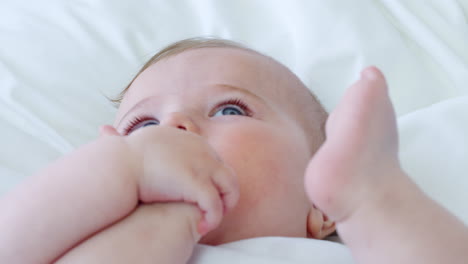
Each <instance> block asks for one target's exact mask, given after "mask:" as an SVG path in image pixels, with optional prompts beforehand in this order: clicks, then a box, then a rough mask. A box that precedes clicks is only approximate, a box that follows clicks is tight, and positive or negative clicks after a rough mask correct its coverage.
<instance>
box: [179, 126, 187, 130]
mask: <svg viewBox="0 0 468 264" xmlns="http://www.w3.org/2000/svg"><path fill="white" fill-rule="evenodd" d="M177 128H179V129H182V130H187V128H185V127H184V126H177Z"/></svg>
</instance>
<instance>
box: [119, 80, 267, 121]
mask: <svg viewBox="0 0 468 264" xmlns="http://www.w3.org/2000/svg"><path fill="white" fill-rule="evenodd" d="M212 87H215V88H221V89H222V90H228V91H235V92H239V93H243V94H247V95H248V96H250V97H253V98H255V99H256V100H258V101H261V102H263V103H266V101H265V99H263V98H262V97H260V96H258V95H256V94H255V93H253V92H251V91H249V90H247V89H244V88H240V87H237V86H234V85H231V84H224V83H217V84H214V85H213V86H212ZM154 97H155V96H150V97H147V98H145V99H143V100H141V101H139V102H138V103H136V104H135V105H134V106H133V107H132V108H130V110H128V111H127V113H125V114H124V115H123V116H122V118H121V119H120V120H119V122H118V123H117V127H119V126H120V125H121V123H122V121H123V120H125V118H126V117H127V116H128V115H129V114H130V113H133V112H135V111H137V110H139V109H141V108H145V105H146V104H147V103H148V102H150V101H153V100H154Z"/></svg>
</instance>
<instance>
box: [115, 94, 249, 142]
mask: <svg viewBox="0 0 468 264" xmlns="http://www.w3.org/2000/svg"><path fill="white" fill-rule="evenodd" d="M225 105H236V106H238V107H240V108H241V109H242V111H244V112H245V115H246V116H248V117H250V116H252V111H251V110H250V108H249V107H248V106H247V104H245V103H244V102H243V101H242V100H241V99H238V98H232V99H227V100H225V101H222V102H220V103H218V104H217V105H216V106H215V108H214V109H216V110H218V108H220V107H222V106H225ZM152 119H154V117H151V116H147V115H143V116H136V117H134V118H133V119H132V120H130V121H129V122H127V124H126V125H125V127H124V135H127V134H128V133H129V132H130V131H131V130H132V129H133V128H135V126H137V125H138V124H140V123H141V122H144V121H147V120H152Z"/></svg>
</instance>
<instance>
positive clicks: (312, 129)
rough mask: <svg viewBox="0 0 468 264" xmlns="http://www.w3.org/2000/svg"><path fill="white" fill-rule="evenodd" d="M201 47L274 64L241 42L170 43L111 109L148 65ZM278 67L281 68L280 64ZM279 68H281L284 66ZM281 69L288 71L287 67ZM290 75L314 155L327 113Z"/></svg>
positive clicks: (201, 40) (194, 40) (199, 40)
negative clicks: (229, 50)
mask: <svg viewBox="0 0 468 264" xmlns="http://www.w3.org/2000/svg"><path fill="white" fill-rule="evenodd" d="M200 48H234V49H241V50H245V51H249V52H253V53H256V54H259V55H261V56H264V57H266V58H268V59H271V60H273V61H276V60H274V59H273V58H271V57H269V56H266V55H264V54H262V53H260V52H258V51H256V50H253V49H251V48H248V47H247V46H244V45H242V44H240V43H237V42H234V41H231V40H226V39H219V38H212V37H196V38H188V39H184V40H180V41H177V42H175V43H172V44H170V45H169V46H167V47H165V48H164V49H162V50H161V51H159V52H158V53H156V54H155V55H154V56H153V57H151V59H149V60H148V61H147V62H146V63H145V65H143V67H142V68H141V69H140V70H139V71H138V73H137V74H136V75H135V77H133V79H132V81H131V82H130V83H129V84H128V85H127V86H126V87H125V89H124V90H123V91H121V92H120V93H119V94H118V96H117V97H116V98H114V99H112V98H109V100H110V101H111V102H113V103H114V106H116V107H118V106H119V105H120V103H121V102H122V99H123V97H124V96H125V94H126V92H127V91H128V90H129V89H130V86H131V85H132V83H133V82H134V81H135V79H136V78H138V76H139V75H140V74H141V73H142V72H143V71H145V70H146V69H147V68H149V67H150V66H151V65H153V64H155V63H157V62H158V61H161V60H163V59H166V58H169V57H171V56H175V55H177V54H180V53H182V52H184V51H187V50H193V49H200ZM279 64H280V65H282V64H281V63H279ZM282 66H283V67H284V65H282ZM284 68H285V69H286V70H288V71H289V72H291V71H290V70H289V69H288V68H287V67H284ZM291 74H292V75H293V77H294V79H292V81H293V82H295V83H296V84H297V86H300V87H301V89H291V91H289V92H290V94H291V95H292V96H293V97H294V98H295V107H296V108H297V112H299V113H302V114H300V115H298V116H296V118H297V121H298V122H299V123H300V124H301V125H302V127H303V129H304V130H305V132H306V133H310V134H311V135H314V137H313V139H310V140H311V142H309V147H310V149H311V151H312V153H314V152H315V151H316V150H317V149H318V148H319V147H320V145H321V144H322V143H323V142H324V141H325V123H326V120H327V118H328V113H327V112H326V110H325V108H324V107H323V106H322V104H321V103H320V101H319V100H318V99H317V97H316V96H315V95H314V94H313V93H312V92H311V91H310V90H309V89H308V88H307V87H306V86H305V85H304V84H303V83H302V82H301V81H300V80H299V78H297V76H296V75H295V74H294V73H293V72H291ZM302 88H303V89H302ZM303 90H304V91H303ZM303 92H306V93H307V94H306V95H305V96H304V93H303Z"/></svg>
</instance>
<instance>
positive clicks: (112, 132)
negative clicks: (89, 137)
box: [99, 125, 120, 137]
mask: <svg viewBox="0 0 468 264" xmlns="http://www.w3.org/2000/svg"><path fill="white" fill-rule="evenodd" d="M103 136H120V134H119V132H117V130H116V129H115V128H114V127H113V126H111V125H102V126H100V127H99V137H103Z"/></svg>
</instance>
